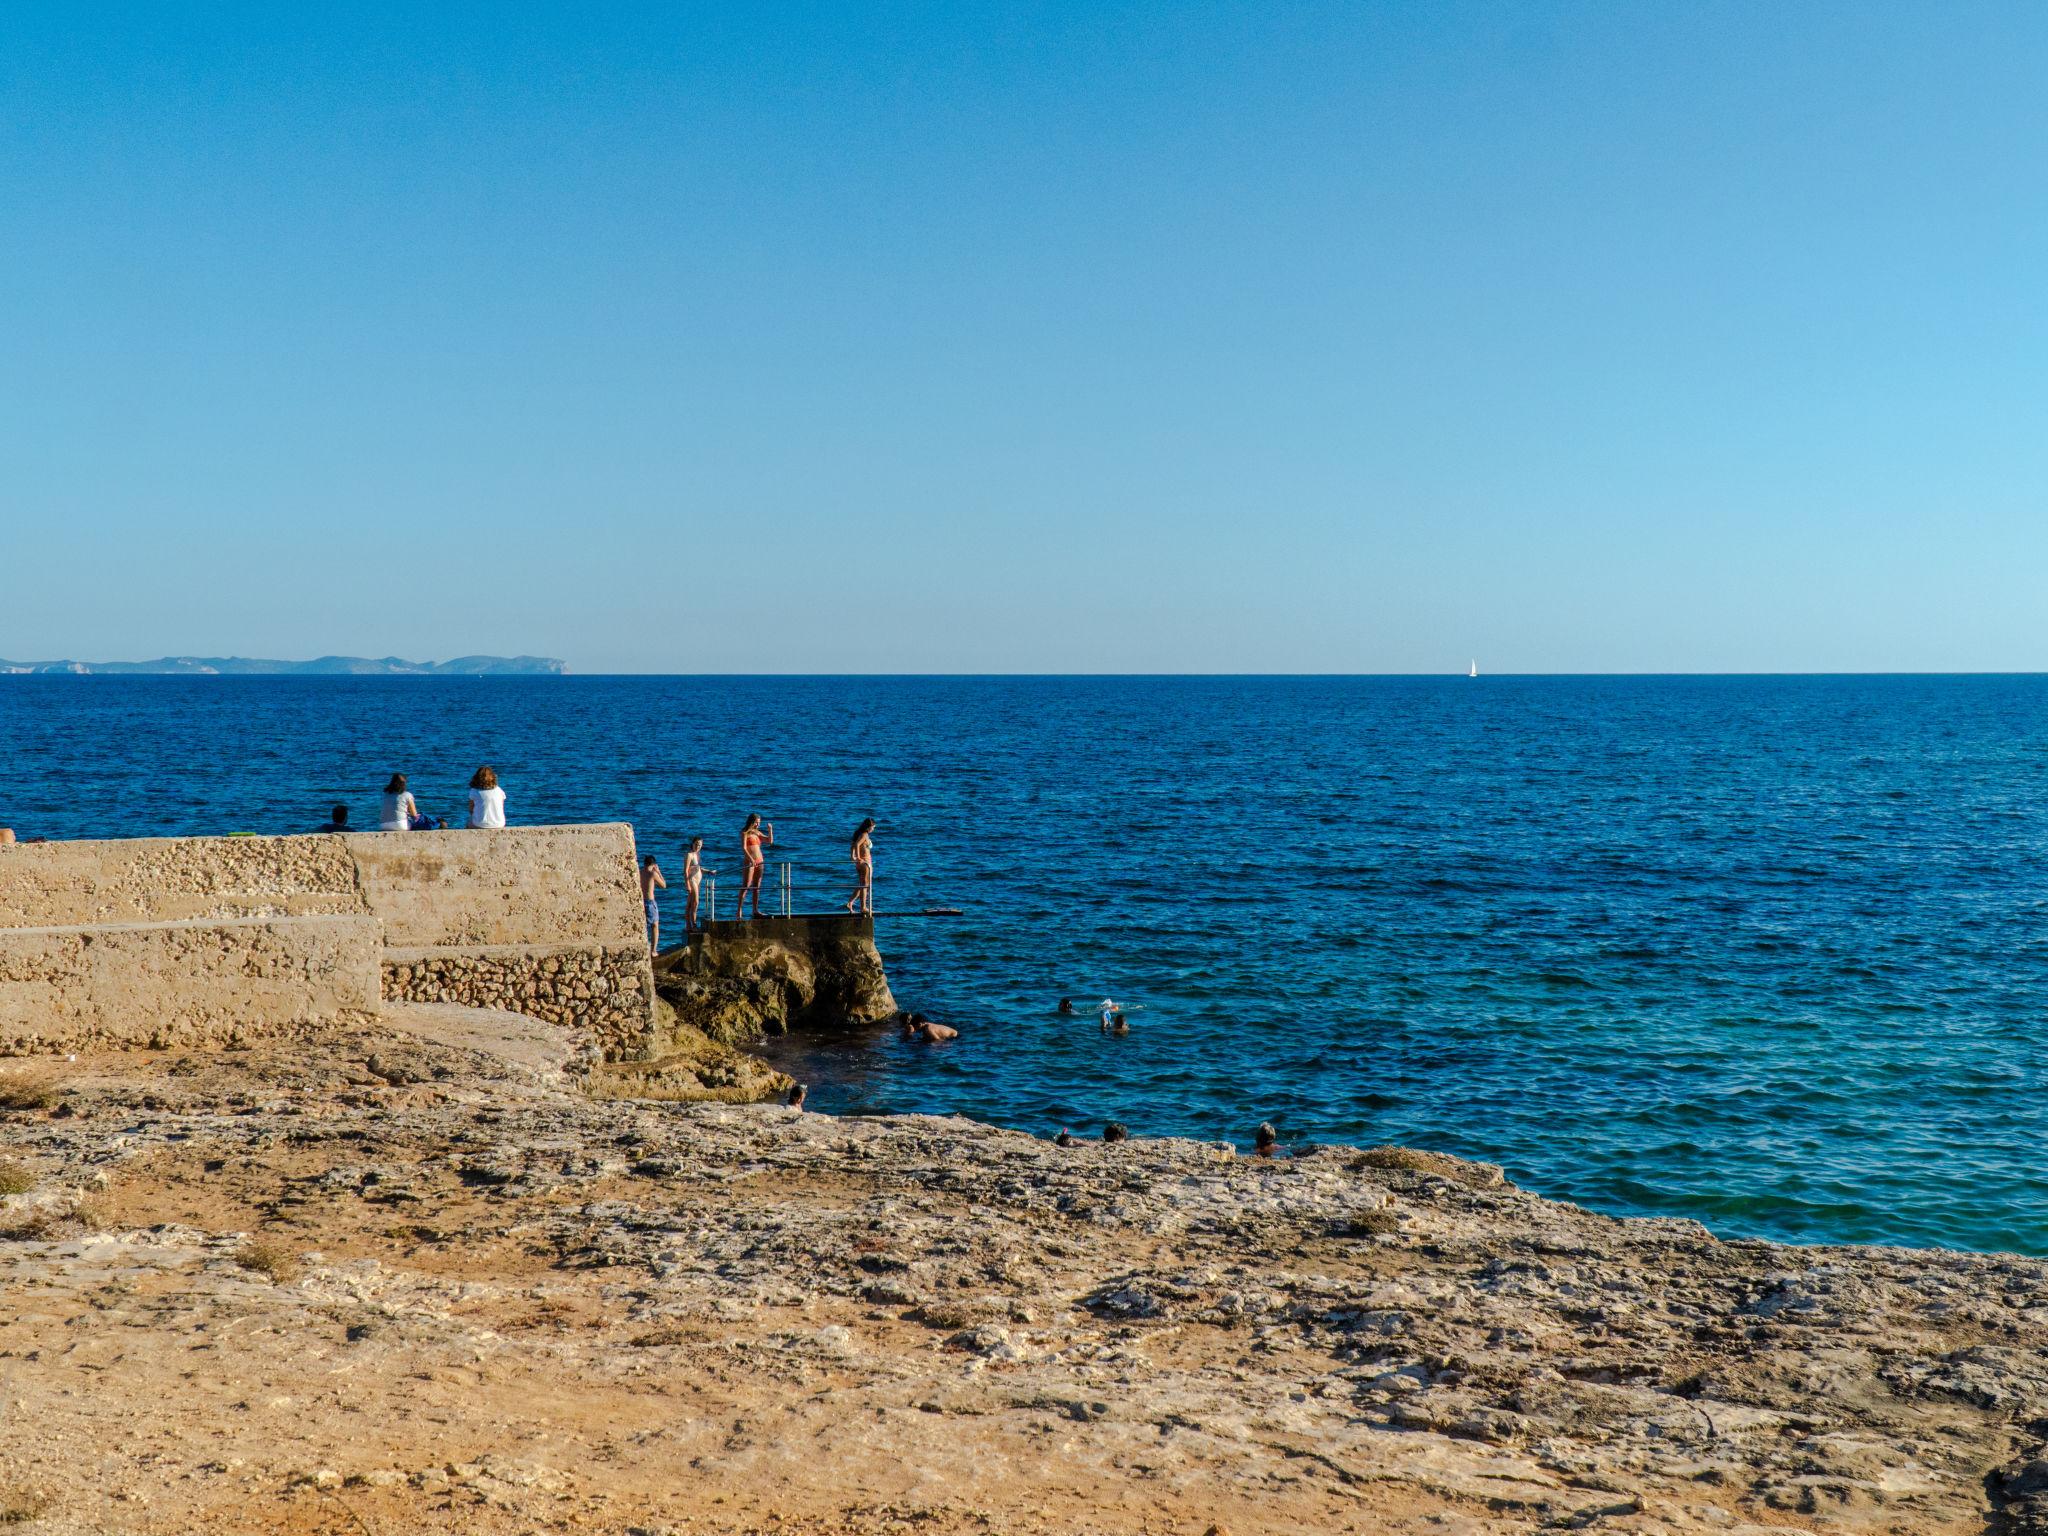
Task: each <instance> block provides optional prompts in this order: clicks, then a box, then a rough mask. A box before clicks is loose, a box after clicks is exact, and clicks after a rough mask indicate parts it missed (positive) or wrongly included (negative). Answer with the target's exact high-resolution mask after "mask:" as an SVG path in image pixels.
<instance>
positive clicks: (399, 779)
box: [384, 773, 405, 795]
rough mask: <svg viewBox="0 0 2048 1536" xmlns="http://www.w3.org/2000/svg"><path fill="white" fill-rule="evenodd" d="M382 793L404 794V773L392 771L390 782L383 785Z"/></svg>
mask: <svg viewBox="0 0 2048 1536" xmlns="http://www.w3.org/2000/svg"><path fill="white" fill-rule="evenodd" d="M384 793H385V794H387V795H402V794H404V793H405V775H404V774H402V773H394V774H393V775H391V782H390V783H389V784H386V785H385V786H384Z"/></svg>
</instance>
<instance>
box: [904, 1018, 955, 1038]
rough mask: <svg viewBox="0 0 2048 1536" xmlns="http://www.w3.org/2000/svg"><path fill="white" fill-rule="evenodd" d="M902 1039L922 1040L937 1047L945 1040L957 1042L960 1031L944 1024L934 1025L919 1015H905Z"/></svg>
mask: <svg viewBox="0 0 2048 1536" xmlns="http://www.w3.org/2000/svg"><path fill="white" fill-rule="evenodd" d="M903 1038H904V1039H906V1040H923V1041H926V1042H928V1043H929V1044H932V1045H938V1044H940V1043H941V1042H942V1041H946V1040H958V1039H959V1038H960V1031H959V1030H957V1029H951V1028H948V1027H947V1026H946V1025H944V1024H935V1023H933V1022H932V1021H931V1020H930V1019H928V1018H926V1017H925V1016H924V1015H923V1014H921V1013H907V1014H905V1015H904V1016H903Z"/></svg>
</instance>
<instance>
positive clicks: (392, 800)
mask: <svg viewBox="0 0 2048 1536" xmlns="http://www.w3.org/2000/svg"><path fill="white" fill-rule="evenodd" d="M419 813H420V808H419V806H418V805H417V804H416V803H415V802H414V800H413V798H412V791H411V790H403V791H401V792H400V793H398V794H395V795H386V796H385V797H384V809H383V811H382V812H380V813H379V815H378V818H377V830H378V831H380V832H409V831H411V830H412V821H411V819H410V818H412V817H414V816H417V815H419Z"/></svg>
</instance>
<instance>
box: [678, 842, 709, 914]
mask: <svg viewBox="0 0 2048 1536" xmlns="http://www.w3.org/2000/svg"><path fill="white" fill-rule="evenodd" d="M704 873H705V871H704V839H703V838H701V837H693V838H691V839H690V851H689V852H688V853H687V854H685V855H684V856H683V889H684V890H685V891H687V892H689V895H688V897H687V898H686V899H685V900H684V902H683V932H685V933H689V932H690V931H691V930H693V929H694V928H695V927H696V926H697V893H698V891H699V890H700V889H701V888H702V887H703V884H704Z"/></svg>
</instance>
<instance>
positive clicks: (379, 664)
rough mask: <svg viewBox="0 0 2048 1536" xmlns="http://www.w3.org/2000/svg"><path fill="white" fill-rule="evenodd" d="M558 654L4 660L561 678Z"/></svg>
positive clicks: (118, 672) (149, 672)
mask: <svg viewBox="0 0 2048 1536" xmlns="http://www.w3.org/2000/svg"><path fill="white" fill-rule="evenodd" d="M568 670H569V668H568V666H567V664H566V663H564V662H560V661H557V660H555V658H554V657H552V656H458V657H456V658H455V659H454V660H453V661H404V660H401V659H400V658H399V657H396V656H386V657H384V658H383V659H381V660H372V659H370V658H369V657H367V656H322V657H320V658H319V659H318V660H317V661H261V660H258V659H255V658H253V657H248V656H160V657H158V658H157V659H156V660H155V661H0V674H12V675H16V676H23V675H29V674H43V673H57V674H62V675H69V676H74V677H90V676H123V677H139V676H156V677H162V676H172V677H560V676H561V675H562V674H563V673H565V672H567V671H568Z"/></svg>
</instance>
